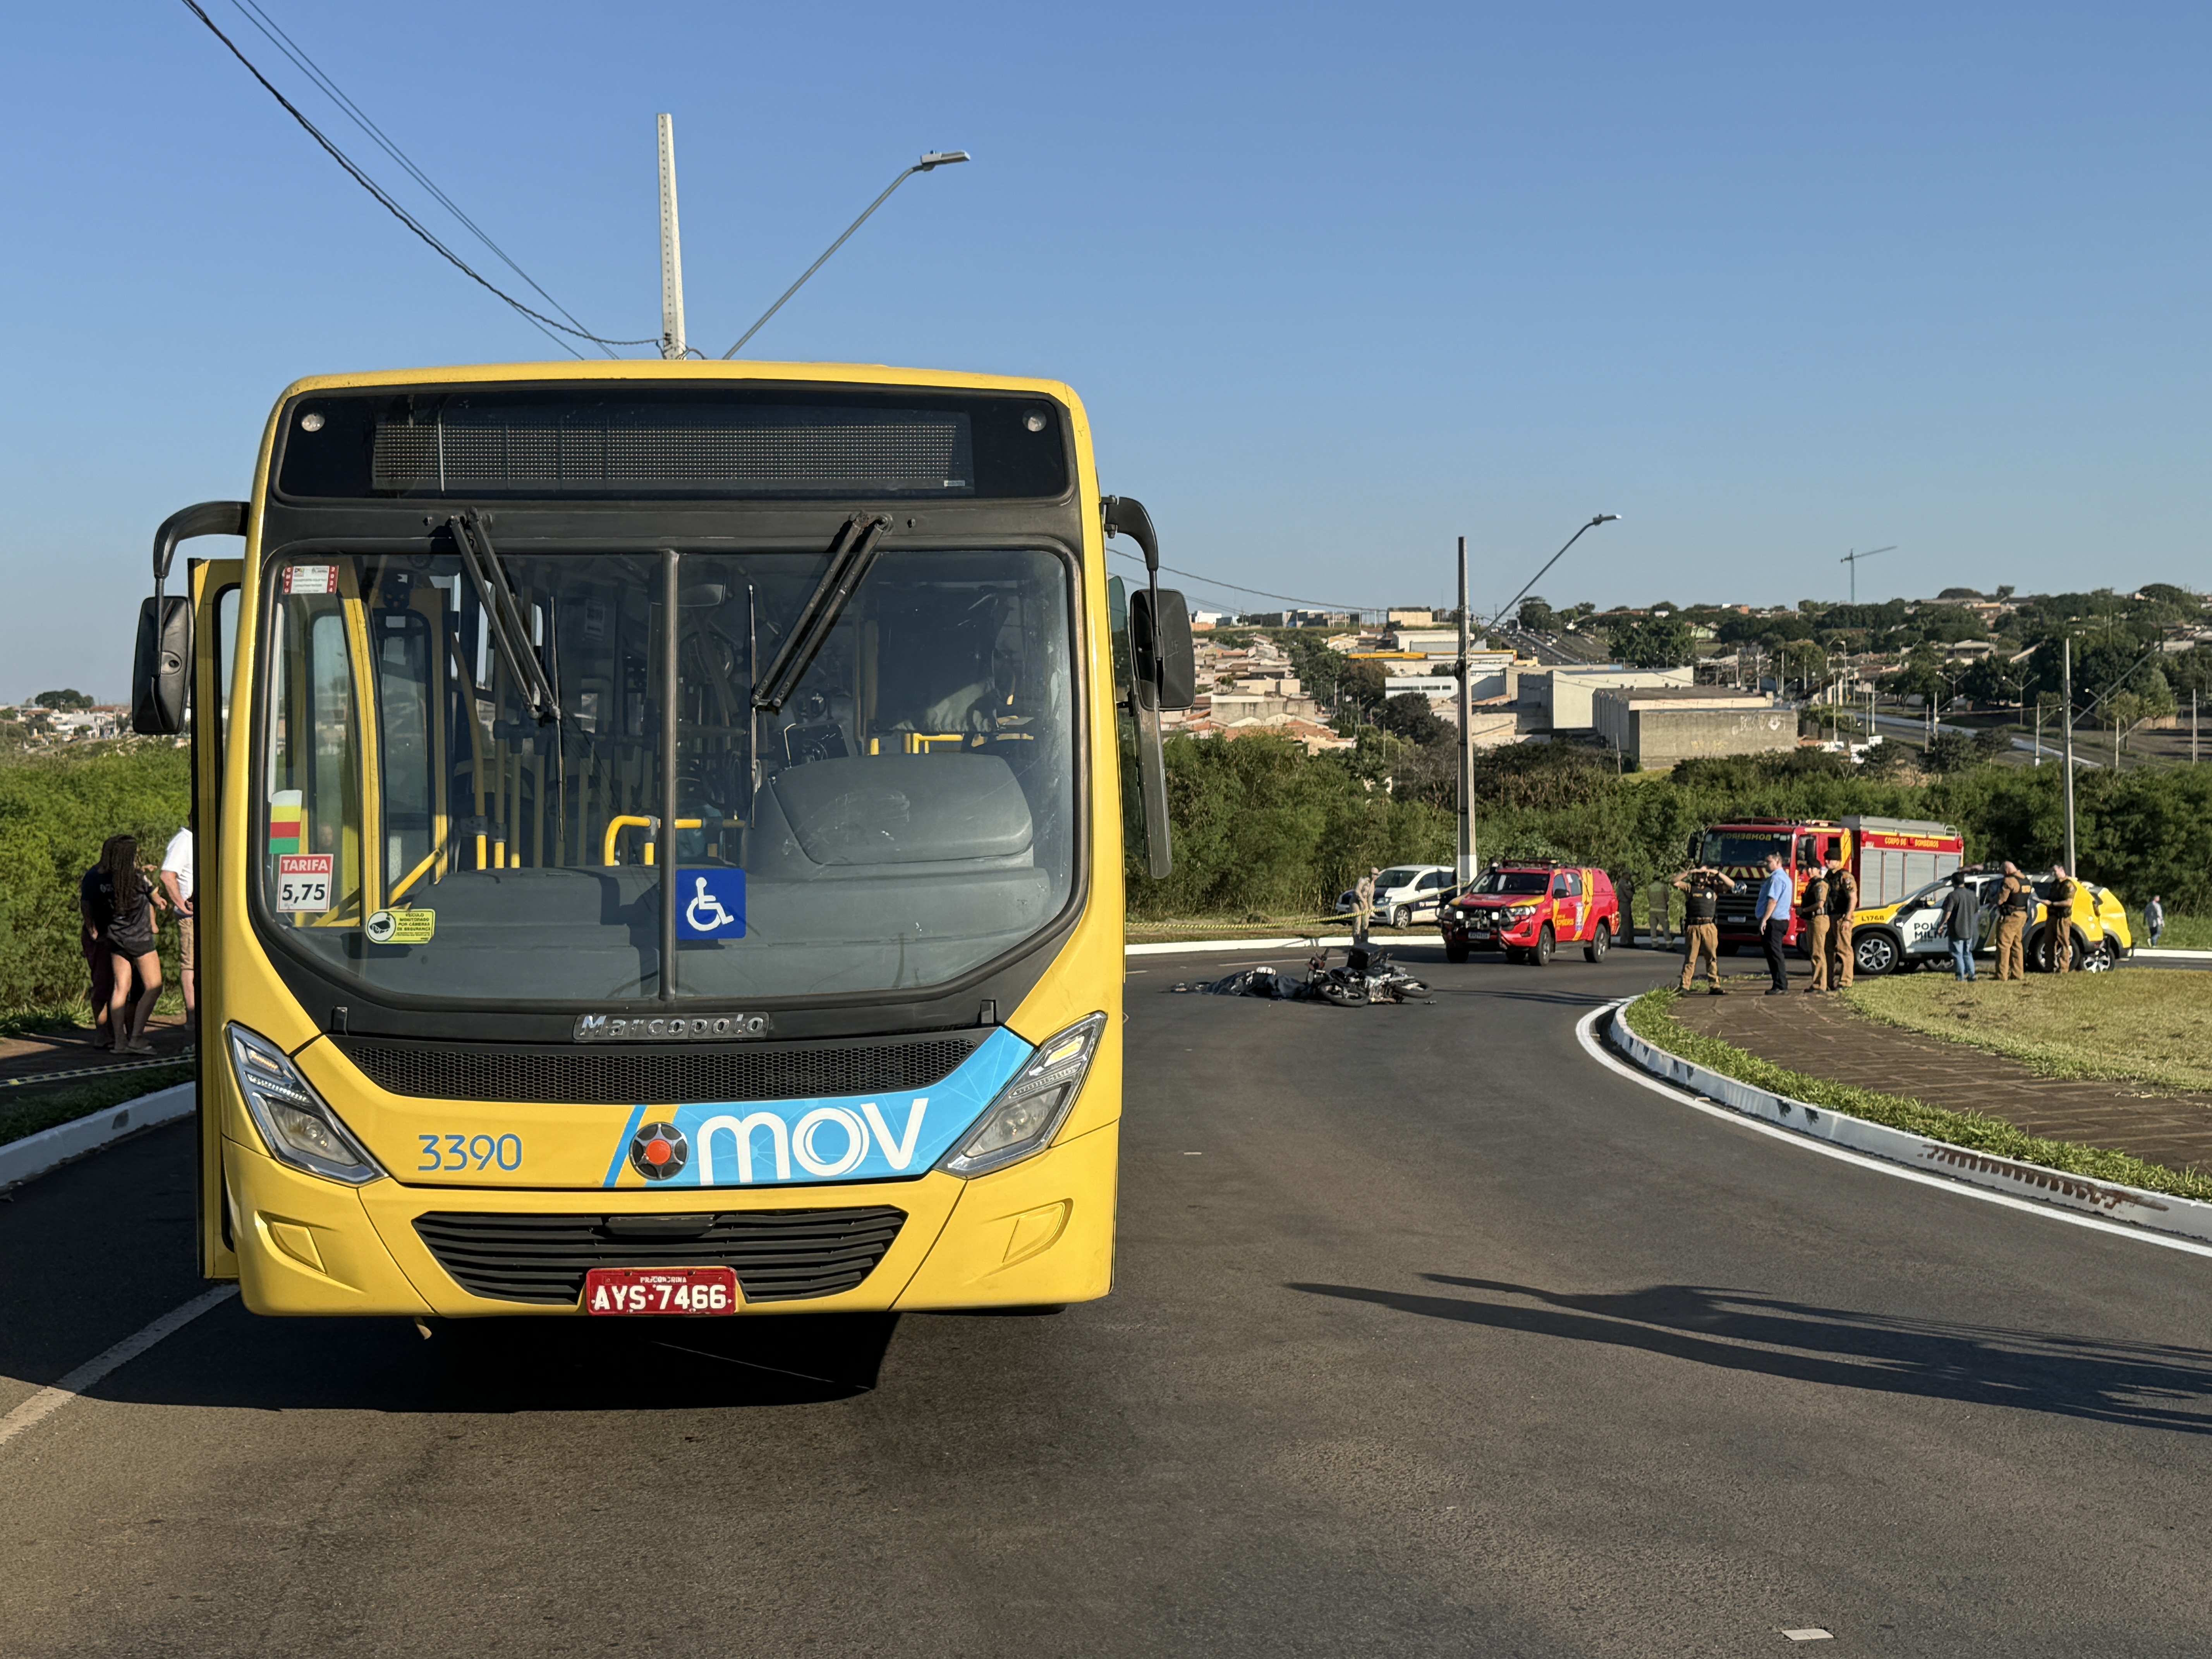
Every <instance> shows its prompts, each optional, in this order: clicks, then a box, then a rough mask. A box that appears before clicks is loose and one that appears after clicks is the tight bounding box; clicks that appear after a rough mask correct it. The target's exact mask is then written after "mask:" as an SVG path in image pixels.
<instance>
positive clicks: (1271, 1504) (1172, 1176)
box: [0, 951, 2212, 1659]
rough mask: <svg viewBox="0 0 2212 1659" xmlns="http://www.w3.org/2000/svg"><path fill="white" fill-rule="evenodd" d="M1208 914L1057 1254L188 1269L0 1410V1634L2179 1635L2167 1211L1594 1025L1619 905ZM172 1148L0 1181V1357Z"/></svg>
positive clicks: (1581, 1646)
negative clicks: (554, 1270) (1092, 1274)
mask: <svg viewBox="0 0 2212 1659" xmlns="http://www.w3.org/2000/svg"><path fill="white" fill-rule="evenodd" d="M1403 954H1404V955H1405V956H1406V957H1407V958H1408V959H1413V958H1416V957H1420V956H1422V955H1425V954H1427V952H1425V951H1405V952H1404V953H1403ZM1224 960H1225V958H1223V957H1218V956H1214V955H1201V956H1200V957H1197V958H1195V959H1194V961H1193V962H1188V963H1187V962H1185V961H1183V960H1182V959H1179V958H1167V959H1161V958H1153V959H1152V960H1150V961H1146V962H1142V963H1139V964H1138V966H1139V968H1140V969H1142V971H1141V972H1140V973H1138V974H1135V975H1133V977H1132V978H1131V980H1130V981H1129V983H1130V987H1131V990H1130V996H1129V1011H1130V1022H1129V1033H1130V1038H1131V1075H1132V1089H1131V1095H1130V1099H1129V1103H1128V1115H1127V1136H1126V1166H1125V1184H1124V1189H1123V1196H1122V1209H1121V1255H1120V1283H1119V1285H1118V1287H1117V1289H1116V1291H1115V1294H1114V1295H1113V1296H1112V1297H1110V1298H1109V1299H1108V1300H1106V1301H1104V1302H1102V1303H1097V1304H1091V1305H1087V1306H1082V1307H1078V1308H1075V1309H1072V1310H1069V1311H1067V1312H1066V1313H1064V1314H1061V1315H1060V1316H1054V1317H1045V1318H975V1317H909V1318H906V1319H902V1320H897V1321H893V1320H889V1319H883V1320H847V1321H840V1322H801V1321H794V1320H778V1321H761V1322H732V1323H729V1324H726V1325H711V1326H705V1325H699V1324H689V1323H687V1324H685V1325H684V1326H681V1327H678V1328H670V1327H668V1326H665V1325H660V1324H650V1323H645V1322H640V1323H639V1324H636V1325H629V1324H622V1325H616V1326H614V1327H612V1328H610V1327H609V1326H607V1325H605V1324H599V1325H592V1326H585V1325H582V1324H579V1323H552V1322H545V1323H530V1324H522V1325H513V1326H509V1325H505V1324H501V1325H499V1326H495V1327H489V1328H476V1329H475V1330H473V1331H472V1332H471V1334H470V1335H471V1339H472V1340H451V1339H449V1338H447V1337H446V1336H441V1337H439V1338H437V1339H436V1340H432V1341H428V1342H425V1341H423V1340H422V1339H421V1338H419V1337H418V1336H417V1335H416V1333H415V1331H414V1329H413V1328H412V1327H411V1326H410V1325H408V1324H404V1323H401V1322H358V1323H349V1322H275V1321H263V1320H256V1319H254V1318H253V1317H252V1316H249V1315H247V1314H246V1313H244V1312H243V1311H242V1310H240V1308H239V1306H238V1304H236V1303H235V1302H232V1303H229V1304H225V1305H224V1306H222V1308H219V1309H218V1310H216V1311H215V1312H213V1313H211V1314H209V1315H207V1316H205V1317H204V1318H202V1319H200V1320H199V1321H197V1322H196V1323H194V1324H192V1325H191V1326H189V1327H187V1328H185V1330H184V1331H182V1332H181V1333H180V1334H177V1335H175V1336H173V1337H172V1338H170V1339H169V1340H167V1341H166V1342H164V1343H163V1344H161V1346H158V1347H156V1348H155V1349H154V1350H152V1352H149V1353H148V1354H146V1355H145V1356H144V1357H143V1358H139V1359H137V1360H136V1361H134V1362H133V1363H131V1364H129V1365H127V1366H125V1367H124V1368H123V1369H121V1370H118V1371H117V1372H116V1373H115V1374H114V1375H112V1376H110V1377H109V1378H108V1379H107V1381H106V1382H105V1383H102V1384H101V1385H100V1386H99V1387H98V1388H97V1389H94V1391H93V1393H92V1394H91V1395H89V1396H88V1397H86V1398H84V1399H81V1400H78V1401H74V1402H72V1403H70V1404H69V1405H68V1406H66V1407H64V1408H63V1409H62V1410H61V1411H59V1412H58V1413H56V1414H54V1415H53V1416H52V1417H50V1418H48V1419H46V1420H45V1421H44V1422H42V1423H40V1424H39V1425H37V1426H36V1427H35V1428H33V1429H32V1430H30V1431H27V1432H26V1433H24V1434H21V1435H20V1436H19V1437H16V1438H15V1440H13V1441H12V1442H10V1443H7V1444H6V1445H4V1446H0V1563H4V1564H5V1571H4V1572H0V1652H4V1653H6V1654H8V1655H9V1656H10V1659H33V1656H46V1655H64V1654H66V1655H73V1656H74V1655H84V1654H106V1653H118V1654H119V1653H129V1654H133V1655H142V1654H160V1655H191V1656H197V1655H216V1654H222V1655H255V1656H260V1655H271V1656H276V1655H282V1656H297V1655H303V1654H315V1655H318V1656H321V1655H346V1656H354V1655H394V1656H397V1655H407V1656H419V1655H445V1654H467V1655H471V1656H480V1655H510V1654H512V1655H539V1654H556V1653H558V1654H571V1653H580V1652H586V1651H590V1652H610V1653H653V1654H660V1653H665V1654H678V1655H720V1654H731V1655H745V1656H752V1655H763V1656H765V1655H771V1654H773V1655H785V1654H793V1653H803V1654H807V1655H825V1656H828V1655H837V1656H842V1655H863V1654H866V1655H900V1656H905V1655H918V1656H939V1655H945V1656H951V1655H960V1656H1000V1655H1004V1656H1009V1659H1012V1656H1023V1659H1027V1656H1037V1655H1059V1654H1085V1655H1092V1654H1096V1655H1121V1654H1129V1655H1138V1654H1144V1655H1158V1654H1194V1655H1195V1654H1203V1655H1206V1656H1243V1655H1251V1656H1267V1659H1280V1656H1286V1655H1349V1654H1378V1655H1381V1654H1389V1655H1393V1656H1401V1655H1428V1654H1467V1655H1482V1656H1505V1655H1562V1656H1565V1655H1577V1656H1580V1655H1621V1656H1638V1659H1649V1656H1673V1655H1703V1654H1716V1655H1735V1654H1760V1653H1772V1652H1781V1651H1794V1650H1796V1649H1795V1648H1794V1647H1793V1644H1791V1643H1790V1641H1789V1640H1788V1639H1787V1638H1784V1636H1783V1635H1782V1634H1781V1632H1783V1631H1784V1630H1785V1629H1800V1630H1802V1629H1807V1628H1814V1627H1818V1628H1823V1629H1826V1630H1827V1631H1830V1632H1833V1636H1834V1642H1833V1644H1832V1646H1827V1645H1824V1646H1821V1647H1820V1648H1818V1649H1816V1651H1821V1652H1837V1653H1844V1652H1853V1651H1857V1652H1881V1653H1900V1654H1927V1655H1960V1654H2001V1655H2006V1656H2015V1659H2017V1656H2029V1655H2044V1654H2049V1655H2066V1656H2069V1659H2071V1656H2078V1655H2081V1654H2084V1653H2091V1654H2096V1655H2099V1656H2113V1655H2137V1654H2141V1655H2152V1654H2174V1655H2181V1654H2190V1655H2197V1654H2202V1653H2203V1652H2205V1651H2207V1650H2208V1649H2212V1584H2208V1575H2207V1573H2206V1571H2205V1564H2206V1559H2207V1550H2206V1544H2205V1538H2204V1527H2203V1518H2202V1517H2203V1507H2204V1493H2205V1492H2207V1491H2208V1490H2212V1437H2208V1431H2212V1408H2208V1407H2212V1345H2208V1335H2207V1331H2206V1328H2205V1326H2206V1313H2205V1310H2206V1301H2205V1296H2204V1287H2205V1285H2206V1283H2207V1281H2208V1277H2209V1276H2212V1261H2207V1260H2205V1259H2203V1258H2201V1257H2197V1256H2191V1255H2182V1254H2179V1253H2176V1252H2172V1251H2169V1250H2166V1249H2159V1248H2155V1247H2154V1246H2151V1245H2148V1244H2144V1243H2136V1242H2134V1241H2132V1240H2128V1239H2124V1238H2114V1237H2103V1236H2100V1235H2098V1234H2096V1233H2093V1232H2090V1231H2085V1230H2084V1229H2082V1228H2080V1227H2075V1226H2069V1225H2062V1224H2060V1223H2057V1222H2055V1221H2051V1220H2049V1219H2046V1218H2042V1217H2039V1216H2034V1215H2027V1214H2022V1213H2020V1212H2015V1211H2012V1210H2008V1209H2004V1208H2001V1207H1998V1206H1994V1205H1990V1204H1984V1203H1982V1202H1978V1201H1976V1200H1971V1199H1968V1198H1965V1197H1960V1196H1954V1195H1952V1194H1948V1193H1945V1192H1942V1191H1935V1190H1931V1189H1929V1188H1926V1187H1923V1186H1919V1185H1915V1184H1911V1183H1909V1182H1903V1181H1899V1180H1896V1179H1893V1178H1892V1177H1889V1176H1884V1175H1881V1174H1878V1173H1875V1172H1872V1171H1869V1170H1860V1169H1857V1168H1854V1167H1851V1166H1850V1165H1847V1164H1840V1163H1837V1162H1835V1161H1833V1160H1831V1159H1827V1158H1820V1157H1818V1156H1815V1155H1813V1154H1811V1153H1809V1152H1804V1151H1802V1150H1800V1149H1798V1148H1796V1147H1793V1146H1788V1145H1784V1144H1781V1143H1778V1142H1777V1141H1776V1140H1774V1139H1771V1138H1769V1137H1766V1136H1764V1135H1761V1134H1759V1133H1755V1132H1753V1131H1751V1130H1749V1129H1747V1128H1744V1127H1739V1126H1737V1125H1735V1124H1731V1123H1727V1122H1722V1121H1714V1120H1713V1119H1711V1118H1709V1117H1707V1116H1705V1115H1701V1114H1699V1113H1697V1112H1695V1111H1692V1110H1691V1109H1688V1108H1686V1107H1684V1106H1681V1105H1679V1104H1676V1103H1672V1102H1670V1101H1668V1100H1666V1099H1662V1098H1661V1097H1657V1096H1656V1095H1654V1094H1652V1093H1650V1092H1649V1091H1646V1090H1644V1089H1642V1088H1639V1087H1638V1086H1637V1085H1634V1084H1632V1083H1631V1082H1629V1081H1627V1080H1626V1079H1621V1078H1619V1077H1616V1076H1615V1075H1613V1073H1609V1072H1607V1071H1605V1070H1602V1069H1601V1068H1600V1067H1598V1066H1595V1064H1594V1063H1593V1062H1591V1061H1590V1060H1589V1059H1588V1058H1587V1057H1586V1056H1584V1055H1583V1054H1582V1053H1581V1051H1580V1049H1579V1048H1578V1047H1577V1044H1576V1042H1575V1040H1574V1036H1573V1030H1572V1028H1573V1024H1574V1022H1575V1020H1576V1019H1577V1018H1578V1017H1579V1016H1580V1015H1581V1014H1582V1013H1583V1012H1585V1011H1586V1009H1587V1008H1588V1007H1589V1006H1591V1004H1592V1003H1593V1002H1594V1001H1595V1000H1600V999H1602V998H1605V997H1607V996H1609V995H1613V994H1620V993H1622V992H1625V991H1628V990H1632V989H1635V988H1638V987H1641V986H1643V985H1645V984H1648V983H1650V982H1651V981H1652V980H1653V979H1654V978H1655V977H1656V975H1657V974H1658V973H1660V972H1663V971H1668V969H1669V968H1670V967H1671V964H1669V963H1666V962H1664V961H1663V960H1662V959H1659V958H1656V957H1650V956H1646V955H1642V954H1640V953H1632V952H1619V953H1616V954H1615V956H1614V957H1613V959H1612V960H1611V961H1609V962H1608V963H1606V964H1604V965H1602V966H1601V967H1596V968H1593V967H1590V966H1589V965H1587V964H1585V963H1582V962H1581V961H1580V960H1579V959H1575V958H1563V959H1562V960H1561V961H1559V963H1554V964H1553V966H1552V967H1550V968H1548V969H1533V968H1509V967H1506V966H1504V965H1502V964H1499V963H1494V962H1485V961H1477V962H1475V963H1469V964H1467V965H1464V966H1462V967H1448V966H1446V965H1444V964H1443V963H1442V962H1441V961H1438V962H1437V963H1435V964H1434V967H1433V976H1434V979H1435V982H1436V987H1437V995H1436V1000H1435V1001H1434V1002H1433V1004H1431V1005H1428V1006H1407V1007H1384V1008H1373V1009H1361V1010H1339V1009H1334V1008H1331V1007H1328V1006H1308V1005H1300V1004H1270V1003H1262V1002H1258V1001H1253V1000H1225V999H1219V998H1214V997H1207V996H1197V995H1176V994H1172V993H1171V992H1170V989H1169V987H1170V986H1172V985H1173V984H1174V983H1175V981H1176V978H1177V977H1178V976H1179V975H1186V974H1189V975H1210V974H1211V973H1212V972H1214V971H1217V964H1218V963H1221V962H1222V961H1224ZM190 1172H191V1150H190V1144H189V1141H188V1139H187V1132H186V1131H184V1130H181V1129H179V1130H167V1131H161V1132H157V1133H155V1134H153V1135H150V1136H149V1137H146V1138H144V1139H141V1140H138V1141H136V1142H132V1143H129V1144H127V1145H125V1146H122V1147H120V1148H118V1149H117V1150H115V1151H113V1152H108V1153H106V1154H103V1155H101V1156H100V1157H99V1158H94V1159H91V1160H89V1161H88V1162H86V1163H84V1164H79V1165H76V1166H74V1167H72V1168H70V1169H68V1170H63V1171H61V1172H58V1173H57V1174H56V1175H53V1176H49V1177H47V1178H46V1179H45V1180H43V1181H41V1182H37V1183H35V1184H33V1185H32V1186H30V1187H27V1188H24V1189H22V1190H21V1193H20V1194H18V1196H17V1198H16V1199H15V1201H14V1202H13V1203H12V1204H8V1203H0V1286H4V1291H0V1296H4V1305H0V1319H4V1323H0V1412H5V1411H6V1410H7V1409H9V1407H13V1406H14V1405H15V1404H16V1403H17V1402H18V1401H21V1399H22V1398H24V1397H25V1396H27V1395H28V1394H29V1393H30V1391H31V1390H32V1389H33V1387H35V1386H36V1385H39V1384H41V1383H47V1382H50V1381H52V1379H53V1378H54V1377H56V1376H59V1375H60V1374H61V1373H62V1372H63V1371H64V1370H67V1369H68V1368H70V1366H72V1365H74V1364H78V1363H80V1362H82V1360H83V1359H85V1358H87V1357H88V1356H89V1355H91V1354H93V1353H94V1352H98V1351H100V1349H101V1348H103V1347H104V1346H106V1345H107V1344H108V1343H111V1342H112V1341H114V1340H117V1339H118V1337H120V1336H122V1335H124V1334H127V1333H128V1332H130V1331H131V1330H134V1329H136V1328H137V1327H138V1326H140V1325H142V1324H143V1323H144V1322H146V1321H147V1320H148V1319H149V1318H151V1317H153V1316H155V1314H157V1313H159V1312H161V1311H162V1310H165V1309H167V1308H169V1307H173V1306H174V1305H176V1304H179V1303H180V1302H182V1301H184V1300H185V1298H186V1297H189V1296H191V1295H192V1294H193V1293H194V1292H195V1291H196V1290H197V1288H198V1287H197V1285H196V1284H195V1283H194V1282H193V1281H192V1280H191V1278H190V1276H189V1268H188V1267H187V1265H186V1255H187V1238H186V1233H187V1227H188V1218H189V1186H188V1182H189V1176H190ZM71 1298H84V1299H85V1300H86V1302H87V1304H88V1305H87V1306H85V1307H83V1308H78V1307H76V1306H75V1305H73V1303H72V1301H71Z"/></svg>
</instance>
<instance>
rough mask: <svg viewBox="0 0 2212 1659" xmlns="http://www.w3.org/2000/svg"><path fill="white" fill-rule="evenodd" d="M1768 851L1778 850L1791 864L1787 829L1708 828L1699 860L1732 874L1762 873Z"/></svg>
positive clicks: (1775, 851)
mask: <svg viewBox="0 0 2212 1659" xmlns="http://www.w3.org/2000/svg"><path fill="white" fill-rule="evenodd" d="M1769 853H1779V854H1781V855H1782V861H1783V862H1784V864H1787V863H1789V861H1790V835H1789V832H1788V831H1786V830H1783V831H1771V830H1760V829H1708V830H1706V831H1705V848H1704V851H1703V852H1701V853H1700V854H1699V856H1698V862H1699V864H1702V865H1704V866H1706V867H1708V868H1709V869H1714V870H1725V871H1726V872H1728V873H1729V874H1730V875H1732V876H1751V875H1760V874H1763V873H1765V869H1766V855H1767V854H1769Z"/></svg>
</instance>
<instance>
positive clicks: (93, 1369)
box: [0, 1285, 238, 1446]
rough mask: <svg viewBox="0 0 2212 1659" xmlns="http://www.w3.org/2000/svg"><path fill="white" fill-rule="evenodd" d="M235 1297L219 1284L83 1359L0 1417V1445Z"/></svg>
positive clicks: (232, 1290)
mask: <svg viewBox="0 0 2212 1659" xmlns="http://www.w3.org/2000/svg"><path fill="white" fill-rule="evenodd" d="M237 1294H238V1286H237V1285H216V1288H215V1289H213V1290H211V1291H202V1292H201V1293H200V1294H199V1295H197V1296H196V1297H193V1298H192V1299H191V1301H189V1302H187V1303H185V1304H184V1305H183V1306H182V1307H179V1308H172V1309H170V1310H169V1311H168V1312H167V1313H165V1314H163V1315H162V1316H161V1317H160V1318H159V1319H157V1320H155V1322H153V1323H152V1324H150V1325H149V1326H147V1327H146V1328H145V1329H143V1330H142V1331H139V1332H137V1333H136V1334H132V1335H130V1336H126V1337H125V1338H124V1339H123V1340H121V1341H120V1342H118V1343H117V1344H116V1345H115V1346H113V1347H112V1348H110V1349H109V1350H108V1351H107V1352H106V1353H103V1354H100V1355H99V1356H98V1357H97V1358H92V1359H88V1360H86V1361H85V1362H84V1364H82V1365H80V1366H78V1367H77V1368H76V1370H73V1371H71V1372H70V1374H69V1375H68V1376H64V1378H62V1380H61V1381H60V1382H58V1383H55V1384H54V1385H53V1386H52V1387H51V1388H46V1389H40V1390H39V1391H38V1393H36V1394H34V1395H32V1396H31V1397H30V1398H29V1399H28V1400H26V1401H24V1402H23V1403H22V1404H21V1405H20V1406H18V1407H15V1410H14V1411H12V1412H9V1413H8V1414H7V1416H5V1417H0V1446H4V1445H6V1444H7V1443H9V1441H10V1440H13V1439H14V1438H15V1437H16V1436H17V1435H19V1434H21V1433H22V1432H23V1431H24V1430H26V1429H28V1428H31V1427H33V1426H34V1425H37V1424H39V1423H42V1422H44V1421H45V1420H46V1419H47V1418H49V1417H51V1416H52V1415H53V1414H54V1413H56V1412H58V1411H59V1410H60V1409H61V1408H62V1407H64V1406H66V1405H68V1404H69V1402H70V1401H72V1400H74V1399H76V1397H77V1395H81V1394H82V1393H83V1392H84V1391H85V1390H86V1389H88V1388H91V1387H92V1386H93V1385H94V1383H98V1382H99V1381H100V1378H102V1377H104V1376H106V1375H107V1374H108V1373H109V1372H110V1371H112V1370H116V1369H117V1368H118V1367H119V1366H123V1365H127V1364H130V1363H131V1361H132V1360H134V1359H136V1358H137V1357H138V1356H139V1355H140V1354H142V1353H143V1352H146V1350H147V1349H149V1348H150V1347H152V1346H154V1345H155V1343H156V1342H159V1341H160V1340H161V1339H162V1338H164V1337H167V1336H174V1335H175V1334H177V1333H178V1332H179V1331H180V1330H182V1329H184V1328H185V1326H187V1325H189V1324H191V1322H192V1321H194V1320H195V1319H197V1318H198V1317H199V1316H201V1315H202V1314H204V1313H205V1312H207V1311H208V1310H210V1309H211V1308H216V1307H219V1306H220V1305H222V1304H223V1303H225V1302H228V1300H230V1298H231V1297H234V1296H236V1295H237Z"/></svg>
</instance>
